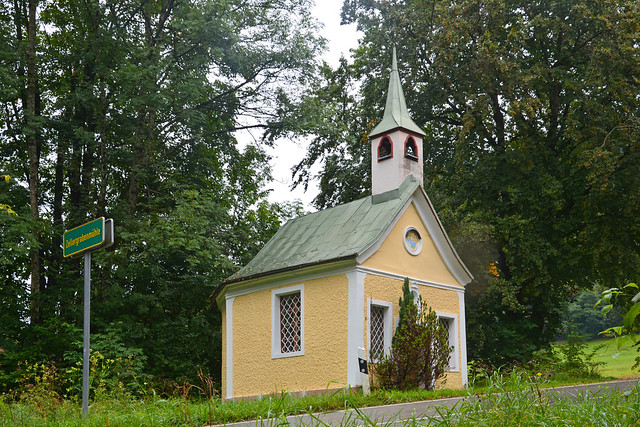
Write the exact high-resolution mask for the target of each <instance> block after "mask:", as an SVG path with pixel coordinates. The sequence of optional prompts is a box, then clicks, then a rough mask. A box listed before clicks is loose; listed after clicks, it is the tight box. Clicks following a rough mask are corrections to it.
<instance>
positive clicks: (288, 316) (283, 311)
mask: <svg viewBox="0 0 640 427" xmlns="http://www.w3.org/2000/svg"><path fill="white" fill-rule="evenodd" d="M300 303H301V301H300V292H297V293H295V294H290V295H282V296H281V297H280V351H281V352H282V353H293V352H296V351H300V350H301V349H302V333H301V332H302V331H301V329H302V324H301V323H302V322H301V320H302V318H301V308H300V307H301V304H300Z"/></svg>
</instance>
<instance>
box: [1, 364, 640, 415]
mask: <svg viewBox="0 0 640 427" xmlns="http://www.w3.org/2000/svg"><path fill="white" fill-rule="evenodd" d="M412 397H416V396H412ZM432 397H433V396H432ZM385 399H386V400H387V401H388V402H386V403H392V401H393V402H395V401H398V400H405V399H406V400H411V399H410V397H407V396H403V397H400V396H394V395H392V394H382V393H378V394H374V395H372V397H364V396H362V395H359V394H354V393H349V392H340V393H331V394H327V395H325V396H321V397H306V398H295V397H294V396H292V395H291V394H287V393H284V394H282V395H281V396H271V397H266V398H264V399H262V400H259V401H252V402H222V401H220V400H219V399H207V400H193V399H184V398H173V399H162V398H159V397H156V396H151V397H150V398H148V399H145V400H138V399H132V398H129V399H124V398H120V399H116V398H113V399H103V400H100V401H97V402H94V403H93V404H92V405H91V407H90V409H89V412H90V415H89V419H88V422H87V423H85V422H84V421H83V419H82V413H81V408H80V405H79V404H77V403H73V402H70V401H65V400H58V399H52V398H51V397H48V398H47V397H46V396H45V397H43V398H39V397H37V396H32V397H31V398H23V399H20V400H19V401H17V402H12V403H9V402H6V401H0V425H2V426H5V425H6V426H15V425H21V426H35V425H38V426H40V425H44V426H76V425H77V426H85V425H90V426H107V425H108V426H131V425H157V426H163V425H172V426H174V425H176V426H177V425H185V426H202V425H207V424H216V423H228V422H233V421H237V420H241V419H257V418H258V419H261V420H262V421H259V422H258V423H257V425H267V426H269V425H287V424H288V421H287V419H286V417H287V415H289V414H297V415H304V414H311V413H314V412H316V413H317V412H318V411H322V410H325V409H353V410H352V411H347V412H346V413H345V415H344V417H343V419H342V421H341V422H340V424H341V425H407V426H410V425H426V424H439V425H444V426H467V425H478V424H480V425H542V426H544V425H582V424H584V425H620V426H627V425H640V388H636V389H634V390H632V391H630V392H627V393H616V392H612V391H605V392H602V393H600V394H598V395H591V394H588V395H586V396H584V397H578V399H577V400H576V401H570V400H567V399H564V398H562V396H558V395H554V394H553V392H550V391H545V390H544V389H541V388H540V382H539V381H537V380H535V379H532V378H531V377H530V376H529V375H526V374H524V373H523V372H512V373H510V374H508V375H503V374H500V373H496V374H494V375H492V376H491V377H490V378H489V382H488V386H487V387H486V388H483V389H482V394H479V392H478V390H476V389H474V388H471V389H470V390H469V391H468V393H467V394H466V398H465V399H463V400H461V401H460V402H459V403H458V404H457V405H456V406H455V407H454V408H453V409H447V408H445V407H440V408H438V410H437V413H436V414H435V415H421V414H415V415H414V416H412V417H411V418H409V419H407V420H400V419H397V418H394V417H391V418H385V419H371V418H369V417H368V416H367V413H366V409H361V408H362V407H364V406H366V405H368V404H372V403H380V401H381V400H385ZM299 420H300V419H298V421H297V422H296V424H297V425H322V424H323V423H324V422H323V421H322V416H316V415H312V416H311V417H308V418H306V420H308V421H304V422H301V421H299Z"/></svg>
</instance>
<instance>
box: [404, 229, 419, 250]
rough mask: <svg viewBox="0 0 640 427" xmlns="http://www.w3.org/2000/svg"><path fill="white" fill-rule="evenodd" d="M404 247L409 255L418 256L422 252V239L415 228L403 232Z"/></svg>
mask: <svg viewBox="0 0 640 427" xmlns="http://www.w3.org/2000/svg"><path fill="white" fill-rule="evenodd" d="M403 242H404V247H405V249H406V250H407V252H409V253H410V254H411V255H418V254H419V253H420V251H421V250H422V237H421V236H420V233H419V232H418V230H416V228H415V227H407V228H406V229H405V230H404V239H403Z"/></svg>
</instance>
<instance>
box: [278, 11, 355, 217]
mask: <svg viewBox="0 0 640 427" xmlns="http://www.w3.org/2000/svg"><path fill="white" fill-rule="evenodd" d="M341 8H342V0H316V6H315V7H314V10H313V13H314V15H315V16H316V18H318V20H319V21H320V22H322V23H324V28H323V29H322V31H321V32H320V34H321V35H322V36H323V37H324V38H326V39H327V41H328V45H327V48H328V51H327V52H326V53H325V54H324V55H323V56H322V59H324V60H325V61H327V62H328V63H329V64H331V65H332V66H334V67H335V66H337V65H338V60H339V59H340V56H341V55H344V56H345V57H346V58H350V57H351V54H350V52H349V49H353V48H355V47H356V46H357V44H358V38H359V34H361V33H358V32H357V31H356V29H355V24H351V25H340V9H341ZM267 153H268V154H269V155H270V156H271V157H272V160H271V162H270V163H271V168H272V171H273V179H274V181H273V182H272V183H271V184H270V185H269V186H268V188H270V189H272V191H271V193H270V194H269V201H271V202H290V201H294V200H296V199H300V200H302V203H303V204H304V207H305V210H307V211H311V210H315V209H312V208H311V202H312V201H313V199H314V198H315V197H316V196H317V194H318V191H319V190H318V186H317V183H315V182H312V183H310V185H309V188H308V189H307V191H306V192H305V191H304V189H303V188H300V187H299V188H296V189H295V190H293V191H292V190H290V189H289V187H290V186H291V183H292V182H293V180H292V179H291V167H292V166H294V165H296V164H297V163H299V162H300V161H301V160H302V158H303V157H304V156H305V154H306V146H302V145H299V144H297V143H295V142H292V141H289V140H280V141H278V142H277V143H276V145H275V146H274V148H267ZM315 172H316V173H317V172H318V171H317V170H316V171H315Z"/></svg>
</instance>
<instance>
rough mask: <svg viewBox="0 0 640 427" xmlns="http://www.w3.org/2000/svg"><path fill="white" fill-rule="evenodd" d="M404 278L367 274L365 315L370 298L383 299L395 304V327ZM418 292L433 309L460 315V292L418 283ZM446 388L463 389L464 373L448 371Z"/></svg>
mask: <svg viewBox="0 0 640 427" xmlns="http://www.w3.org/2000/svg"><path fill="white" fill-rule="evenodd" d="M403 282H404V280H400V279H393V278H390V277H384V276H378V275H374V274H367V276H366V277H365V279H364V296H365V301H367V303H366V304H365V311H364V316H365V319H366V316H367V315H368V304H369V300H370V299H371V300H377V301H383V302H388V303H391V304H393V307H392V310H393V322H394V323H393V325H394V327H395V321H396V319H397V318H398V313H399V312H400V306H399V305H398V301H399V299H400V297H401V296H402V284H403ZM418 292H420V296H421V297H422V301H423V303H424V304H426V305H428V306H429V307H431V309H432V310H434V311H437V312H441V313H447V314H454V315H458V319H459V315H460V305H459V299H458V293H457V292H456V291H453V290H447V289H439V288H434V287H432V286H424V285H418ZM367 324H368V322H367V321H366V320H365V328H364V329H365V330H364V336H365V339H364V342H365V345H368V344H367V343H368V336H367ZM459 329H460V322H458V334H457V335H458V342H457V346H458V349H460V345H461V343H460V330H459ZM394 331H395V329H394ZM457 354H458V366H460V352H458V353H457ZM438 386H439V387H442V381H441V382H440V383H439V384H438ZM444 387H445V388H453V389H461V388H463V387H462V375H461V373H460V372H448V373H447V376H446V382H445V383H444Z"/></svg>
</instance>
